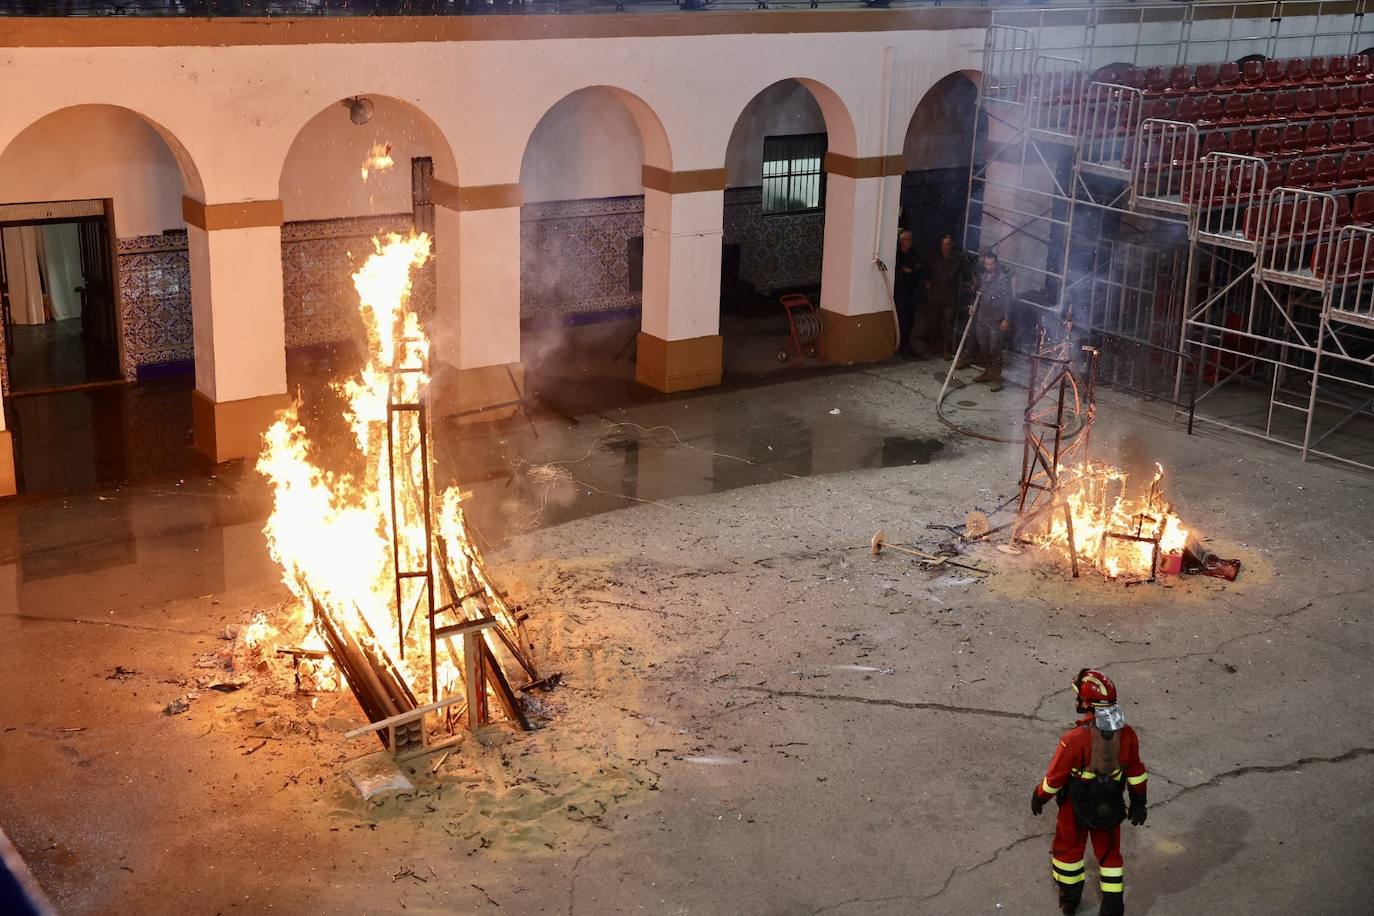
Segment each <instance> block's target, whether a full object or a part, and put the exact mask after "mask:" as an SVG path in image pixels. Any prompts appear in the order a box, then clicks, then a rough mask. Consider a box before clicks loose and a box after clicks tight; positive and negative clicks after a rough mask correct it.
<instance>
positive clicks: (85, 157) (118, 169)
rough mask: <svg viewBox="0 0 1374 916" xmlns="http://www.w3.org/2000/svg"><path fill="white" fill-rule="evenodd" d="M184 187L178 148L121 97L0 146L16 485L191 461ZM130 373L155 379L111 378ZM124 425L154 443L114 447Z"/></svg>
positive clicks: (74, 111)
mask: <svg viewBox="0 0 1374 916" xmlns="http://www.w3.org/2000/svg"><path fill="white" fill-rule="evenodd" d="M183 194H192V195H197V194H201V179H200V175H199V172H198V171H197V170H196V168H195V165H194V163H192V161H191V157H190V155H189V153H188V152H187V151H186V149H185V147H184V146H183V145H182V144H181V143H180V142H179V141H178V140H177V139H176V138H175V137H174V136H173V135H172V134H171V133H170V132H169V131H167V130H166V129H165V128H163V127H162V126H161V125H158V124H156V123H155V122H153V121H152V120H151V119H149V118H147V117H145V116H144V115H142V114H139V113H137V112H134V111H131V110H129V109H127V108H122V107H118V106H114V105H96V104H92V105H77V106H72V107H69V108H64V109H61V110H59V111H55V112H51V113H49V114H47V115H45V116H43V117H42V118H39V119H38V120H37V121H35V122H33V123H32V124H30V125H29V126H28V127H27V128H25V129H24V130H23V131H21V132H20V133H19V134H18V135H16V136H15V137H14V139H13V140H12V141H11V142H10V143H9V144H8V145H7V146H6V147H5V148H4V149H3V151H0V278H3V279H0V292H3V297H2V298H3V310H4V315H3V323H4V346H3V347H0V384H3V387H4V391H5V393H6V394H7V395H10V394H13V395H16V396H17V397H15V398H14V399H12V400H11V399H9V398H7V399H6V408H7V411H8V414H9V417H10V423H11V425H12V427H13V430H14V437H15V440H16V453H17V456H18V467H17V471H18V476H19V478H20V487H21V489H27V490H30V491H33V490H41V489H50V488H57V487H68V486H80V485H82V484H85V483H94V482H97V481H103V480H111V479H120V478H122V477H125V476H128V475H131V474H135V473H137V474H143V473H157V472H158V471H159V470H162V469H172V468H182V467H184V466H185V465H186V463H187V462H188V461H190V460H192V459H191V455H190V452H189V449H188V448H187V443H186V436H185V433H186V429H187V428H188V427H189V426H190V417H191V405H190V397H189V390H190V387H191V370H192V368H193V365H194V363H193V360H194V334H193V331H192V318H191V272H190V265H189V256H188V252H187V241H186V224H185V221H184V219H183V218H182V204H181V199H182V195H183ZM139 380H142V381H154V380H156V383H155V384H151V385H147V386H142V387H140V388H139V389H138V390H137V391H133V390H131V389H127V388H126V387H125V386H123V385H120V384H118V383H119V382H122V381H139ZM23 395H38V396H37V397H25V396H23ZM135 421H136V422H138V423H139V425H140V428H146V429H148V430H150V431H151V435H150V436H145V437H141V441H142V442H145V443H148V442H151V443H152V447H151V448H143V449H139V450H138V452H137V453H136V454H135V453H132V452H131V451H130V450H128V449H126V447H125V440H126V435H125V433H126V431H127V430H126V427H127V425H128V424H129V423H133V422H135ZM59 433H60V434H59Z"/></svg>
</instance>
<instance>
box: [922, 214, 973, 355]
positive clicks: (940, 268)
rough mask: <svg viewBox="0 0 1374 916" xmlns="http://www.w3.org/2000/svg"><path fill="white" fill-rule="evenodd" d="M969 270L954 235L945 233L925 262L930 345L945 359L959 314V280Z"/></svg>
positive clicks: (952, 351)
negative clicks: (931, 325)
mask: <svg viewBox="0 0 1374 916" xmlns="http://www.w3.org/2000/svg"><path fill="white" fill-rule="evenodd" d="M967 273H968V265H967V264H966V263H965V259H964V253H963V252H962V251H960V250H959V249H957V248H955V247H954V237H953V236H951V235H950V234H949V233H945V234H944V235H943V236H941V237H940V247H939V248H938V249H936V251H935V253H934V254H933V255H932V256H931V258H930V260H929V261H928V262H927V263H926V308H927V309H929V311H930V317H931V318H932V319H933V323H934V327H933V328H932V329H931V336H930V345H931V346H932V347H940V348H941V352H943V353H944V357H945V359H952V358H953V357H954V327H955V322H956V321H957V319H958V317H959V284H960V283H962V282H963V281H964V279H965V276H966V275H967Z"/></svg>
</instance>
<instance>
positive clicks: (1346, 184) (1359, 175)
mask: <svg viewBox="0 0 1374 916" xmlns="http://www.w3.org/2000/svg"><path fill="white" fill-rule="evenodd" d="M1364 176H1365V161H1364V154H1363V153H1346V154H1345V155H1344V156H1343V157H1341V173H1340V175H1339V177H1337V179H1336V181H1337V184H1339V185H1340V186H1341V187H1342V188H1346V189H1349V188H1358V187H1359V186H1360V185H1362V184H1364Z"/></svg>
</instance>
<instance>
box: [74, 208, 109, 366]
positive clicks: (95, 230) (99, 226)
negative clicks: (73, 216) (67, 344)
mask: <svg viewBox="0 0 1374 916" xmlns="http://www.w3.org/2000/svg"><path fill="white" fill-rule="evenodd" d="M77 233H78V239H79V242H80V248H81V277H82V285H81V288H80V293H81V337H82V341H83V343H84V345H85V350H86V365H87V367H88V372H89V375H90V377H91V378H93V379H95V378H114V377H116V376H118V375H119V318H118V316H117V315H116V314H115V296H114V271H113V270H112V265H111V264H110V236H109V229H108V222H107V221H106V219H105V218H104V217H96V218H89V219H83V220H81V221H79V222H78V223H77Z"/></svg>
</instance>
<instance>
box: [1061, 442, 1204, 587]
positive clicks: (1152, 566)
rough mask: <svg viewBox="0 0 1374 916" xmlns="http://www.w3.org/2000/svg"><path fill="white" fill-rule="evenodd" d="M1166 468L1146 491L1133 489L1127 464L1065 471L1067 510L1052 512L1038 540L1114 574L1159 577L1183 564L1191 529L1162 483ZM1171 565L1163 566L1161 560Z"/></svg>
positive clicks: (1159, 470) (1118, 576) (1087, 465)
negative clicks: (1071, 552)
mask: <svg viewBox="0 0 1374 916" xmlns="http://www.w3.org/2000/svg"><path fill="white" fill-rule="evenodd" d="M1163 479H1164V468H1163V467H1162V466H1161V465H1159V464H1156V465H1155V475H1154V479H1153V480H1151V481H1150V486H1149V488H1148V489H1147V490H1145V491H1144V492H1139V491H1137V492H1133V491H1132V489H1131V487H1130V485H1129V484H1130V481H1129V478H1128V475H1127V474H1126V472H1125V471H1123V470H1122V469H1121V468H1118V467H1113V466H1112V465H1109V464H1105V463H1103V462H1100V461H1086V462H1083V463H1082V464H1079V465H1076V466H1074V467H1071V468H1065V469H1062V470H1061V471H1060V474H1059V487H1060V497H1061V498H1062V500H1063V502H1064V507H1065V509H1066V511H1064V512H1063V513H1051V514H1049V530H1048V531H1046V532H1045V533H1044V534H1042V535H1040V536H1039V537H1038V538H1037V540H1038V542H1039V543H1040V544H1041V545H1043V546H1044V547H1046V548H1047V549H1050V550H1058V551H1061V552H1067V551H1074V553H1075V555H1076V557H1077V559H1078V560H1079V561H1081V562H1085V563H1087V564H1088V565H1089V566H1091V567H1093V568H1095V569H1097V570H1099V571H1100V572H1101V573H1102V574H1103V575H1104V576H1106V577H1107V578H1108V579H1146V580H1149V579H1154V578H1155V577H1156V576H1157V575H1158V574H1159V573H1160V572H1161V571H1168V572H1179V571H1180V569H1179V568H1178V566H1177V565H1167V564H1171V563H1174V561H1177V560H1180V559H1181V558H1182V556H1183V550H1184V547H1185V546H1186V545H1187V542H1188V532H1187V530H1186V529H1184V527H1183V525H1182V523H1181V521H1180V520H1179V517H1178V515H1176V514H1175V513H1174V510H1173V506H1171V505H1170V504H1169V503H1168V502H1167V501H1166V500H1165V499H1164V495H1163V492H1162V490H1161V488H1160V483H1161V481H1162V480H1163ZM1162 562H1163V563H1165V564H1166V565H1163V566H1162V565H1161V563H1162Z"/></svg>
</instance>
